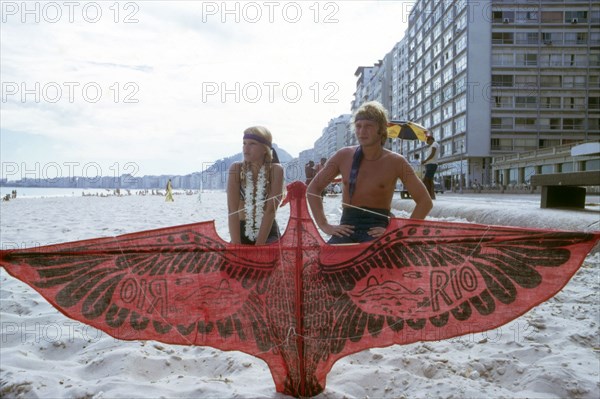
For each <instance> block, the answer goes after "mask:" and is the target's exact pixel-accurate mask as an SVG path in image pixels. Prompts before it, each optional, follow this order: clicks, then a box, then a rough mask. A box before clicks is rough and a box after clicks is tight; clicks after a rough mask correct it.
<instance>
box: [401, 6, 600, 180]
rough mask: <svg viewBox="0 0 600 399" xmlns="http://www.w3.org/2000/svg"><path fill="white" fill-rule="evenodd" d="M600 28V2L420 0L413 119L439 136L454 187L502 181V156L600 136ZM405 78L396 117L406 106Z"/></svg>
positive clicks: (415, 12)
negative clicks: (497, 160) (498, 165)
mask: <svg viewBox="0 0 600 399" xmlns="http://www.w3.org/2000/svg"><path fill="white" fill-rule="evenodd" d="M599 28H600V4H599V3H598V2H592V1H479V2H466V1H451V0H444V1H432V0H421V1H418V2H416V3H415V5H414V7H413V9H412V11H411V13H410V16H409V27H408V30H407V34H406V37H405V39H404V41H405V43H406V44H405V46H406V47H407V52H406V54H407V56H408V65H407V67H408V69H407V71H406V76H407V80H408V81H407V88H408V90H407V91H408V92H407V99H408V100H407V107H406V111H407V119H410V120H414V121H416V122H418V123H420V124H422V125H424V126H427V127H429V128H430V130H431V133H432V134H433V136H434V137H435V138H436V140H437V141H439V143H440V145H441V153H440V157H441V158H440V169H439V172H438V176H439V178H440V179H441V180H442V182H443V183H444V184H445V186H446V187H447V188H450V187H455V186H456V185H457V183H458V185H459V186H461V187H462V186H468V185H470V184H471V183H472V182H473V181H475V180H477V181H478V182H481V183H483V184H494V183H500V182H498V181H497V179H505V178H504V175H503V174H504V173H505V172H504V171H506V168H505V167H504V168H503V169H502V170H501V172H500V174H498V173H496V170H495V169H494V165H493V162H492V160H493V157H495V156H503V155H505V154H511V153H518V152H523V151H535V150H538V149H543V148H549V147H554V146H559V145H567V144H569V143H575V142H581V141H590V140H592V141H593V140H598V139H599V138H600V126H599V117H600V83H599V81H600V68H599V67H600V29H599ZM400 43H402V42H400ZM393 52H394V53H396V54H401V52H402V50H401V49H399V48H396V47H395V48H394V50H393ZM397 70H398V71H402V68H401V67H400V66H399V65H398V66H397ZM395 79H397V81H398V80H399V79H400V78H399V77H398V78H395ZM398 86H399V83H397V85H396V87H394V88H392V104H393V105H394V106H393V107H392V109H391V110H392V115H394V114H396V113H397V114H398V115H400V114H401V112H402V107H400V106H399V104H402V100H401V99H400V97H401V95H402V94H401V91H400V90H399V89H398V88H397V87H398ZM404 147H405V148H403V149H402V152H403V153H404V154H405V155H408V156H411V155H412V154H413V153H418V152H421V153H423V152H425V151H424V149H423V147H422V145H421V144H420V143H410V142H408V143H405V144H404ZM532 170H534V169H532ZM506 178H508V176H507V177H506Z"/></svg>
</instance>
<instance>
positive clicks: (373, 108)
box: [353, 101, 388, 145]
mask: <svg viewBox="0 0 600 399" xmlns="http://www.w3.org/2000/svg"><path fill="white" fill-rule="evenodd" d="M362 119H366V120H369V121H373V122H376V123H377V133H378V134H379V135H380V136H381V145H383V144H385V141H386V140H387V138H388V137H387V125H388V112H387V110H386V109H385V108H384V107H383V105H381V103H379V102H377V101H369V102H366V103H364V104H363V105H361V106H360V107H359V108H358V109H357V110H356V113H355V114H354V120H353V122H354V123H355V122H357V121H359V120H362Z"/></svg>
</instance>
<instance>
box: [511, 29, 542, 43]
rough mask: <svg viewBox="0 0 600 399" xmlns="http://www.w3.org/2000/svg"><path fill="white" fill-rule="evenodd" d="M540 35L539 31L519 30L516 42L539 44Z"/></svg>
mask: <svg viewBox="0 0 600 399" xmlns="http://www.w3.org/2000/svg"><path fill="white" fill-rule="evenodd" d="M539 40H540V35H539V34H538V33H537V32H517V33H516V34H515V44H538V42H539Z"/></svg>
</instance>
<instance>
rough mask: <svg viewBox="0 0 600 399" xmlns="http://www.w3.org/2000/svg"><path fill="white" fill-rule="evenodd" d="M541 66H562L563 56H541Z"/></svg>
mask: <svg viewBox="0 0 600 399" xmlns="http://www.w3.org/2000/svg"><path fill="white" fill-rule="evenodd" d="M540 65H541V66H550V67H552V66H555V67H556V66H562V55H561V54H559V53H553V54H552V53H550V54H540Z"/></svg>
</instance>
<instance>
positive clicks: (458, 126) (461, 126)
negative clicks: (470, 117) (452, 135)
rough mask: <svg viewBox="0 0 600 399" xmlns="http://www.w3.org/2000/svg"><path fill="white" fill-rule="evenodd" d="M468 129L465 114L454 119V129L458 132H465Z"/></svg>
mask: <svg viewBox="0 0 600 399" xmlns="http://www.w3.org/2000/svg"><path fill="white" fill-rule="evenodd" d="M466 129H467V122H466V119H465V117H464V116H461V117H459V118H456V120H454V131H455V132H456V133H463V132H464V131H465V130H466Z"/></svg>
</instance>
